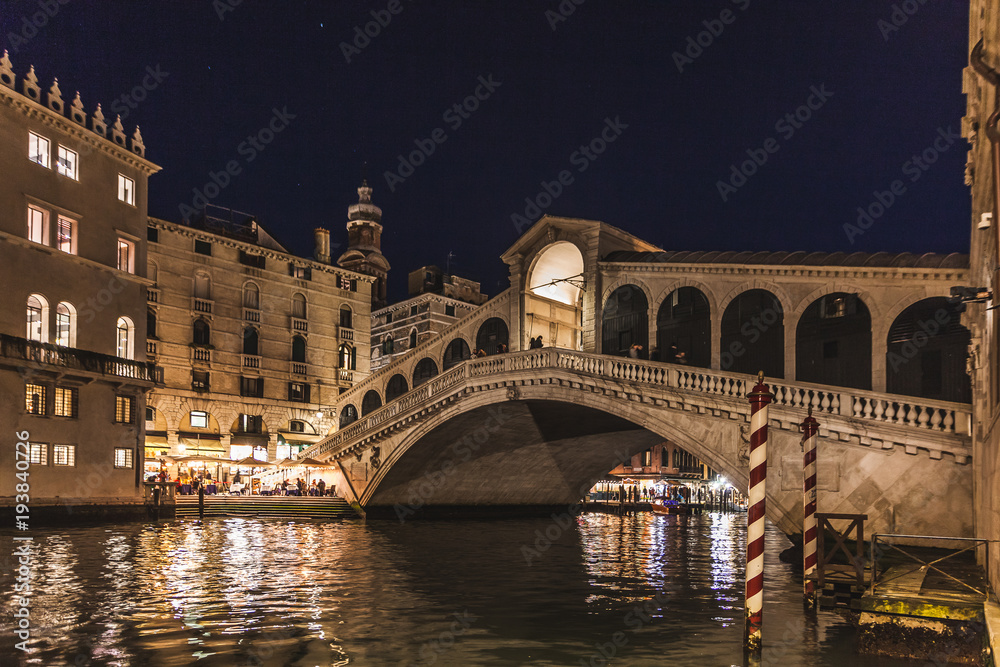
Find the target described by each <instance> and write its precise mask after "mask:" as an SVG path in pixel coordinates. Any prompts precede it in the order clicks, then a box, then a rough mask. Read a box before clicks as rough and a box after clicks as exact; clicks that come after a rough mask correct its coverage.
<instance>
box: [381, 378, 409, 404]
mask: <svg viewBox="0 0 1000 667" xmlns="http://www.w3.org/2000/svg"><path fill="white" fill-rule="evenodd" d="M408 391H410V387H409V386H408V385H407V384H406V378H405V377H403V376H402V375H399V374H397V375H393V376H392V377H391V378H389V382H387V383H386V385H385V402H386V403H388V402H389V401H394V400H396V399H397V398H399V397H400V396H402V395H403V394H405V393H406V392H408Z"/></svg>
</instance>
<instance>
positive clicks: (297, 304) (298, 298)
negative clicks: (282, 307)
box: [292, 293, 306, 320]
mask: <svg viewBox="0 0 1000 667" xmlns="http://www.w3.org/2000/svg"><path fill="white" fill-rule="evenodd" d="M292 317H297V318H299V319H300V320H304V319H306V298H305V297H304V296H302V295H301V294H299V293H295V294H293V295H292Z"/></svg>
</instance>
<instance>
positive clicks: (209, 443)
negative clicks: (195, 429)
mask: <svg viewBox="0 0 1000 667" xmlns="http://www.w3.org/2000/svg"><path fill="white" fill-rule="evenodd" d="M181 444H183V445H184V453H185V454H189V455H190V454H195V453H201V454H204V453H209V452H211V453H215V452H218V453H219V454H220V455H222V456H224V457H226V458H228V456H229V452H227V451H226V450H225V449H224V448H223V446H222V443H221V442H220V441H218V440H193V439H191V438H181Z"/></svg>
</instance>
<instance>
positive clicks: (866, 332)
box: [795, 292, 872, 389]
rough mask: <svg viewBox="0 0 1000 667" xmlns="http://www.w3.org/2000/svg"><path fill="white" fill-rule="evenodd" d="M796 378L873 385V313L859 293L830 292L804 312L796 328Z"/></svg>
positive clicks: (834, 383)
mask: <svg viewBox="0 0 1000 667" xmlns="http://www.w3.org/2000/svg"><path fill="white" fill-rule="evenodd" d="M795 379H797V380H801V381H802V382H816V383H818V384H832V385H835V386H838V387H854V388H856V389H871V388H872V317H871V314H870V313H869V312H868V307H867V306H865V304H864V302H863V301H862V300H861V299H859V298H858V297H857V296H856V295H854V294H846V293H844V292H835V293H833V294H827V295H825V296H822V297H820V298H819V299H816V300H815V301H813V302H812V304H810V305H809V307H808V308H806V309H805V312H803V313H802V317H800V318H799V323H798V325H797V327H796V330H795Z"/></svg>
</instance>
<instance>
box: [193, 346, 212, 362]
mask: <svg viewBox="0 0 1000 667" xmlns="http://www.w3.org/2000/svg"><path fill="white" fill-rule="evenodd" d="M191 360H192V361H195V362H199V363H203V364H210V363H212V351H211V350H209V349H208V348H205V347H196V348H194V349H192V350H191Z"/></svg>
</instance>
